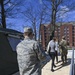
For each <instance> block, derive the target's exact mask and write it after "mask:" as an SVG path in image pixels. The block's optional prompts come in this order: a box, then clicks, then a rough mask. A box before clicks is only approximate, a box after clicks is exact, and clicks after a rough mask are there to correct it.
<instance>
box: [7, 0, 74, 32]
mask: <svg viewBox="0 0 75 75" xmlns="http://www.w3.org/2000/svg"><path fill="white" fill-rule="evenodd" d="M42 1H43V0H26V2H27V3H29V4H32V5H33V6H34V8H35V9H36V10H37V8H39V7H41V5H42V4H43V2H42ZM70 1H74V0H70ZM23 5H25V3H23ZM8 6H11V4H8ZM26 7H28V5H26ZM19 8H21V9H20V11H23V10H24V9H25V8H24V7H23V6H20V7H19V6H18V8H17V10H19ZM63 8H65V10H69V8H68V7H67V6H66V5H65V4H64V5H61V6H60V9H63ZM14 12H15V11H14ZM48 12H49V11H48ZM58 15H59V16H60V17H59V20H61V19H62V21H63V22H66V21H67V22H69V21H75V16H74V15H75V10H73V11H70V12H67V13H64V11H63V10H62V11H59V12H58V13H57V16H58ZM6 20H7V24H8V25H7V28H11V29H15V30H18V31H21V32H23V27H24V26H30V23H29V22H26V21H25V20H24V18H23V15H21V14H20V13H17V14H16V18H11V17H10V18H6Z"/></svg>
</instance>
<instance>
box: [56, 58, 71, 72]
mask: <svg viewBox="0 0 75 75" xmlns="http://www.w3.org/2000/svg"><path fill="white" fill-rule="evenodd" d="M60 62H61V61H60ZM60 62H59V63H60ZM70 64H71V58H68V59H67V63H64V64H59V65H58V66H57V67H58V68H56V69H55V71H57V70H59V69H60V68H62V67H66V66H68V65H70Z"/></svg>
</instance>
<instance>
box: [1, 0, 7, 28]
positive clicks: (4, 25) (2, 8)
mask: <svg viewBox="0 0 75 75" xmlns="http://www.w3.org/2000/svg"><path fill="white" fill-rule="evenodd" d="M1 18H2V26H3V28H6V19H5V10H4V4H3V0H1Z"/></svg>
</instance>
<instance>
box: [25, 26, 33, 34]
mask: <svg viewBox="0 0 75 75" xmlns="http://www.w3.org/2000/svg"><path fill="white" fill-rule="evenodd" d="M25 32H32V33H33V30H32V28H30V27H25V28H24V33H25Z"/></svg>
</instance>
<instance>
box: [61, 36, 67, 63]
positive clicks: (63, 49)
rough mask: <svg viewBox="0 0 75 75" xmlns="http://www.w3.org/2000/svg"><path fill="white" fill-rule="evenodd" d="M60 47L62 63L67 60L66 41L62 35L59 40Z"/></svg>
mask: <svg viewBox="0 0 75 75" xmlns="http://www.w3.org/2000/svg"><path fill="white" fill-rule="evenodd" d="M60 48H61V59H62V64H64V63H66V62H67V53H68V51H67V41H66V39H65V36H62V40H61V41H60Z"/></svg>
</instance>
